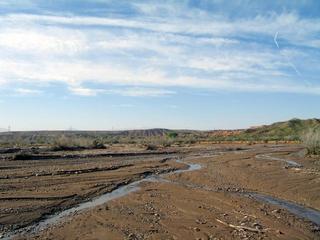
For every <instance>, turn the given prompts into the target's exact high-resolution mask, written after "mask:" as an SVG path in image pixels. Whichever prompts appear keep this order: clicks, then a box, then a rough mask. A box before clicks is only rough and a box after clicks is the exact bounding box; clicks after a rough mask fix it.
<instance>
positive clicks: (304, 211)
mask: <svg viewBox="0 0 320 240" xmlns="http://www.w3.org/2000/svg"><path fill="white" fill-rule="evenodd" d="M258 156H260V157H258ZM258 156H257V158H266V155H258ZM269 157H270V156H268V157H267V158H269ZM188 160H189V159H188ZM277 160H281V161H285V162H287V163H290V164H292V165H294V166H295V167H297V165H299V166H301V165H300V164H298V163H296V162H293V161H290V160H285V159H278V158H277ZM176 161H177V162H179V163H184V164H187V165H188V168H187V169H180V170H176V171H173V172H170V173H166V174H162V175H152V176H149V177H146V178H144V179H141V180H138V181H135V182H132V183H130V184H128V185H124V186H122V187H119V188H117V189H115V190H114V191H112V192H110V193H106V194H103V195H101V196H100V197H97V198H94V199H92V200H90V201H88V202H84V203H81V204H79V205H77V206H75V207H73V208H70V209H67V210H64V211H62V212H60V213H57V214H53V215H50V216H48V217H47V218H46V219H44V220H42V221H40V222H38V223H36V224H34V225H32V226H28V227H25V228H22V229H20V230H17V231H15V232H12V233H8V234H7V235H5V236H4V237H3V238H2V239H6V240H7V239H12V238H13V237H14V236H16V235H21V234H30V233H37V232H39V231H42V230H44V229H46V228H48V227H49V226H52V225H54V224H57V223H59V222H61V221H63V220H64V219H65V218H66V217H67V216H72V215H73V214H76V213H78V212H80V211H83V210H86V209H90V208H93V207H97V206H99V205H102V204H104V203H107V202H108V201H110V200H113V199H116V198H120V197H123V196H125V195H127V194H129V193H132V192H135V191H138V190H139V189H140V188H139V185H140V183H142V182H147V181H151V182H155V181H157V182H170V181H168V180H166V179H165V178H163V176H165V175H169V174H177V173H183V172H189V171H196V170H199V169H201V165H200V164H194V163H186V162H184V161H181V160H176ZM288 161H289V162H288ZM246 196H251V197H254V198H255V199H256V200H258V201H262V202H266V203H269V204H273V205H276V206H278V207H280V208H284V209H286V210H288V211H289V212H291V213H293V214H295V215H297V216H298V217H301V218H306V219H308V220H310V221H311V222H313V223H315V224H317V225H320V211H318V210H315V209H311V208H307V207H304V206H302V205H298V204H295V203H292V202H288V201H285V200H281V199H277V198H274V197H271V196H268V195H264V194H260V193H249V194H246Z"/></svg>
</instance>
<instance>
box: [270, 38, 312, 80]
mask: <svg viewBox="0 0 320 240" xmlns="http://www.w3.org/2000/svg"><path fill="white" fill-rule="evenodd" d="M278 35H279V32H276V34H275V35H274V38H273V41H274V44H275V45H276V46H277V48H278V49H279V50H280V47H279V43H278ZM280 54H281V55H282V56H284V57H285V58H286V60H287V62H288V63H289V65H290V66H291V68H292V69H293V70H294V71H295V72H296V74H297V75H299V76H301V73H300V71H299V70H298V69H297V67H296V66H295V65H294V64H293V63H292V62H291V60H290V58H289V57H288V56H286V55H285V54H283V53H281V52H280ZM304 82H306V80H304Z"/></svg>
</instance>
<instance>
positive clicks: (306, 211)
mask: <svg viewBox="0 0 320 240" xmlns="http://www.w3.org/2000/svg"><path fill="white" fill-rule="evenodd" d="M248 196H251V197H253V198H255V199H257V200H258V201H262V202H266V203H269V204H272V205H276V206H278V207H280V208H284V209H286V210H288V211H289V212H291V213H293V214H294V215H296V216H299V217H301V218H305V219H308V220H310V221H311V222H313V223H315V224H317V225H319V226H320V211H318V210H315V209H312V208H307V207H304V206H301V205H298V204H296V203H292V202H288V201H285V200H281V199H278V198H274V197H271V196H268V195H264V194H260V193H249V194H248Z"/></svg>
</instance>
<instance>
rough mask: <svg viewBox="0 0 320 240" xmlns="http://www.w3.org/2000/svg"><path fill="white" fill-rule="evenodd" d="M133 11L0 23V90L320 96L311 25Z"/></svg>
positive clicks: (151, 8)
mask: <svg viewBox="0 0 320 240" xmlns="http://www.w3.org/2000/svg"><path fill="white" fill-rule="evenodd" d="M133 5H134V6H135V7H136V9H138V11H140V12H141V13H143V15H142V16H140V17H131V18H121V16H117V17H95V16H85V15H84V16H80V15H70V14H69V15H67V14H65V13H55V14H54V15H37V14H7V15H0V22H1V23H0V86H1V85H14V84H15V83H28V84H34V85H37V84H39V83H63V84H66V86H67V88H68V89H69V91H70V93H71V94H74V95H81V96H96V95H98V94H119V95H122V96H132V97H138V96H150V97H151V96H152V97H159V96H166V95H172V94H175V92H176V91H177V90H175V91H173V90H171V88H175V89H176V88H177V87H187V88H203V89H207V90H227V91H250V92H255V91H265V92H289V93H293V92H294V93H306V94H319V87H320V84H319V79H315V78H314V76H315V70H314V66H316V63H317V62H318V59H319V52H317V51H318V49H317V48H318V47H319V42H318V40H317V36H318V34H319V32H320V19H317V18H308V19H307V18H302V17H301V16H299V15H297V14H295V13H281V14H276V13H274V14H269V15H257V16H254V17H251V18H237V19H229V18H226V17H223V16H213V15H210V14H209V13H208V12H203V11H201V10H192V11H191V10H190V11H184V10H185V9H183V8H177V6H175V5H163V4H157V5H150V4H137V3H135V4H133ZM185 7H186V6H184V8H185ZM173 12H175V13H176V14H172V13H173ZM163 15H166V16H167V18H160V17H161V16H163ZM278 32H281V41H283V42H284V44H283V46H281V49H280V50H279V42H278V41H277V40H278V38H277V37H278V34H276V35H274V34H275V33H278ZM272 40H274V43H273V42H272ZM275 44H276V45H277V46H275ZM275 47H277V48H275ZM310 49H311V50H310ZM279 51H281V52H282V51H283V52H282V53H281V54H279ZM284 54H285V55H286V56H288V55H290V61H286V60H285V59H283V55H284ZM292 65H294V66H295V68H294V69H299V70H300V69H303V72H304V74H303V77H304V78H306V79H308V78H310V79H311V80H310V81H308V82H309V83H310V84H306V81H305V79H301V76H300V75H297V74H296V71H295V70H294V69H293V67H292ZM316 71H318V70H316ZM319 74H320V73H319ZM87 83H97V84H99V85H102V87H101V89H100V88H99V89H94V88H86V87H83V86H86V84H87ZM115 85H116V86H117V87H118V88H114V87H113V86H115Z"/></svg>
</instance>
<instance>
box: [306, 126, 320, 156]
mask: <svg viewBox="0 0 320 240" xmlns="http://www.w3.org/2000/svg"><path fill="white" fill-rule="evenodd" d="M301 139H302V142H303V144H304V145H305V147H306V149H307V151H308V155H320V129H319V128H318V129H309V130H307V131H306V132H305V133H304V134H303V135H302V137H301Z"/></svg>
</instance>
